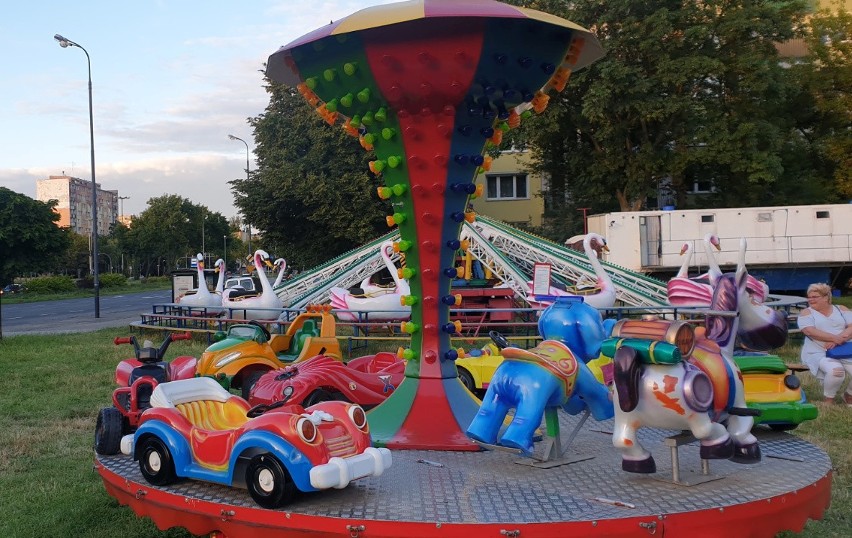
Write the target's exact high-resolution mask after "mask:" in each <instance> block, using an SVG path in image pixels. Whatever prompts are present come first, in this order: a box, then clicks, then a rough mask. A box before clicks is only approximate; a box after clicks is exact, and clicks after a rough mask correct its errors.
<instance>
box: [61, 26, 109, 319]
mask: <svg viewBox="0 0 852 538" xmlns="http://www.w3.org/2000/svg"><path fill="white" fill-rule="evenodd" d="M53 39H55V40H57V41H58V42H59V46H60V47H62V48H63V49H65V48H68V47H77V48H78V49H80V50H82V51H83V52H84V53H85V54H86V64H87V65H88V67H89V145H90V147H91V153H92V278H93V280H94V284H95V317H96V318H99V317H101V291H100V282H99V281H98V184H97V183H96V182H95V122H94V119H93V116H92V60H91V58H89V51H87V50H86V49H84V48H83V47H81V46H80V45H79V44H77V43H74V42H73V41H71V40H70V39H66V38H64V37H62V36H61V35H59V34H56V35H54V36H53Z"/></svg>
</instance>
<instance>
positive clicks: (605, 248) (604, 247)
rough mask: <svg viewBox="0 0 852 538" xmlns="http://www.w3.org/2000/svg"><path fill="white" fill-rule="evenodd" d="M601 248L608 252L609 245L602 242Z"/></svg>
mask: <svg viewBox="0 0 852 538" xmlns="http://www.w3.org/2000/svg"><path fill="white" fill-rule="evenodd" d="M601 250H602V251H603V252H609V247H608V246H606V243H604V244H603V246H602V247H601Z"/></svg>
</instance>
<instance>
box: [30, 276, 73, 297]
mask: <svg viewBox="0 0 852 538" xmlns="http://www.w3.org/2000/svg"><path fill="white" fill-rule="evenodd" d="M26 286H27V292H28V293H62V292H65V291H73V290H75V289H77V286H75V285H74V281H73V280H72V279H71V277H68V276H40V277H36V278H31V279H29V280H27V281H26Z"/></svg>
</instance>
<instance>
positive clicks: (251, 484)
mask: <svg viewBox="0 0 852 538" xmlns="http://www.w3.org/2000/svg"><path fill="white" fill-rule="evenodd" d="M246 486H247V487H248V491H249V494H250V495H251V498H252V499H254V502H256V503H257V504H259V505H260V506H262V507H264V508H278V507H281V506H284V505H285V504H287V503H288V502H290V500H291V499H292V498H293V495H294V494H295V493H296V485H295V484H294V483H293V479H292V478H291V477H290V473H289V472H287V469H285V468H284V466H283V465H281V462H279V461H278V460H277V459H276V458H275V457H273V456H271V455H269V454H258V455H257V456H255V457H253V458H252V459H251V461H250V462H249V464H248V467H247V468H246Z"/></svg>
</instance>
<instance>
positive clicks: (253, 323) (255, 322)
mask: <svg viewBox="0 0 852 538" xmlns="http://www.w3.org/2000/svg"><path fill="white" fill-rule="evenodd" d="M249 325H254V326H255V327H259V328H260V330H261V331H263V335H264V336H265V337H266V339H267V340H272V335H271V334H269V329H267V328H266V327H264V326H263V325H261V324H260V323H258V321H257V320H255V319H253V320H251V321H249Z"/></svg>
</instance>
